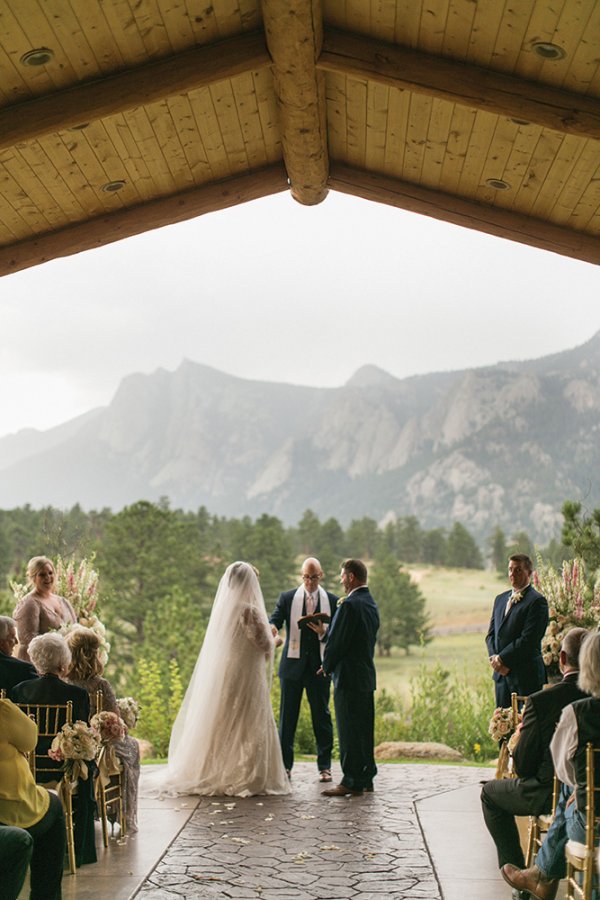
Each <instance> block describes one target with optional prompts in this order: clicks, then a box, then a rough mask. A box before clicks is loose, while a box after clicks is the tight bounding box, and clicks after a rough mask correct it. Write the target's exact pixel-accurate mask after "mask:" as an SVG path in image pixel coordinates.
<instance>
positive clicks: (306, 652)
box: [269, 588, 338, 681]
mask: <svg viewBox="0 0 600 900" xmlns="http://www.w3.org/2000/svg"><path fill="white" fill-rule="evenodd" d="M296 591H297V588H294V590H293V591H284V592H283V593H282V594H280V595H279V600H278V601H277V606H276V607H275V611H274V613H273V615H272V616H271V618H270V619H269V622H270V623H271V624H272V625H275V626H276V628H278V629H280V628H281V627H282V626H283V625H284V624H285V644H284V647H283V652H282V654H281V661H280V663H279V677H280V678H286V679H289V680H290V681H300V680H301V679H302V678H303V677H304V673H305V671H306V669H307V668H308V667H312V669H313V672H312V674H316V671H317V669H318V668H319V666H320V665H321V653H320V649H319V638H318V636H317V635H316V634H315V632H314V631H311V630H310V629H306V630H304V629H300V656H299V658H298V659H293V658H292V659H290V658H289V657H288V649H289V645H290V618H291V613H292V600H293V599H294V595H295V593H296ZM326 593H327V596H328V598H329V605H330V607H331V623H330V625H329V628H330V629H331V627H332V624H333V622H334V617H335V615H336V604H337V601H338V598H337V597H336V596H335V594H330V593H329V591H327V592H326ZM305 612H306V610H305V607H304V604H303V606H302V614H303V615H304V614H305ZM315 612H323V610H322V609H321V604H320V603H318V604H317V608H316V610H315Z"/></svg>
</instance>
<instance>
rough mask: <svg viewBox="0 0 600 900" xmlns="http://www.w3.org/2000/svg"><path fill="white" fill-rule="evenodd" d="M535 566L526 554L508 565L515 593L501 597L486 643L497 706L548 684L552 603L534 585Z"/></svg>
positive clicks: (507, 704)
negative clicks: (545, 648) (545, 654)
mask: <svg viewBox="0 0 600 900" xmlns="http://www.w3.org/2000/svg"><path fill="white" fill-rule="evenodd" d="M532 572H533V563H532V562H531V559H530V558H529V557H528V556H527V555H526V554H525V553H514V554H513V555H512V556H511V557H510V559H509V561H508V578H509V581H510V583H511V585H512V591H505V592H504V593H503V594H498V596H497V597H496V599H495V600H494V609H493V612H492V617H491V620H490V627H489V630H488V633H487V635H486V639H485V642H486V644H487V648H488V654H489V659H490V665H491V667H492V669H493V670H494V676H493V677H494V681H495V682H496V706H501V707H508V706H510V695H511V694H512V693H516V694H520V695H522V696H529V694H533V693H534V691H540V690H541V689H542V686H543V685H544V684H545V683H546V669H545V667H544V661H543V659H542V651H541V642H542V638H543V636H544V633H545V631H546V626H547V625H548V603H547V602H546V598H545V597H542V595H541V594H540V593H538V591H536V590H535V588H533V587H532V586H531V584H530V581H531V573H532Z"/></svg>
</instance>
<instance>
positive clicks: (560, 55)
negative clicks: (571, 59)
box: [532, 41, 567, 60]
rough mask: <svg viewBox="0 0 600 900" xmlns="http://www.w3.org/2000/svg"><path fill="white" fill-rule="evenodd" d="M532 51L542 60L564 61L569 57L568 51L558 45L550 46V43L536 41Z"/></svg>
mask: <svg viewBox="0 0 600 900" xmlns="http://www.w3.org/2000/svg"><path fill="white" fill-rule="evenodd" d="M532 50H533V52H534V53H537V55H538V56H539V57H541V58H542V59H549V60H556V59H564V58H565V56H566V55H567V52H566V50H563V48H562V47H559V46H558V44H550V43H549V42H548V41H536V42H535V44H532Z"/></svg>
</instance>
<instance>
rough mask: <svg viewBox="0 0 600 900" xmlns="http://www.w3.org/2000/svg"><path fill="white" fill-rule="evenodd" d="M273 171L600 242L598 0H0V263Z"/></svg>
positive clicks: (183, 213)
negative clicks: (211, 0)
mask: <svg viewBox="0 0 600 900" xmlns="http://www.w3.org/2000/svg"><path fill="white" fill-rule="evenodd" d="M31 63H33V64H31ZM284 190H291V192H292V195H293V196H294V198H295V199H296V200H298V201H299V202H300V203H304V204H316V203H320V202H321V201H323V200H324V199H325V198H326V196H327V193H328V191H329V190H337V191H343V192H346V193H350V194H354V195H357V196H359V197H364V198H368V199H371V200H375V201H378V202H381V203H387V204H391V205H394V206H397V207H401V208H405V209H409V210H414V211H416V212H420V213H425V214H427V215H431V216H434V217H436V218H439V219H443V220H446V221H450V222H454V223H458V224H461V225H465V226H467V227H469V228H475V229H479V230H481V231H485V232H488V233H491V234H496V235H500V236H503V237H507V238H510V239H513V240H516V241H521V242H523V243H526V244H530V245H532V246H536V247H542V248H545V249H548V250H552V251H554V252H557V253H562V254H564V255H567V256H572V257H575V258H578V259H582V260H586V261H589V262H593V263H596V264H598V263H600V2H598V0H552V3H549V2H548V0H262V2H260V0H213V2H210V0H201V2H196V0H0V274H7V273H11V272H15V271H17V270H19V269H23V268H26V267H27V266H31V265H36V264H38V263H40V262H44V261H45V260H48V259H52V258H55V257H59V256H66V255H69V254H72V253H77V252H79V251H81V250H85V249H89V248H92V247H96V246H101V245H103V244H106V243H108V242H111V241H115V240H119V239H120V238H123V237H126V236H128V235H131V234H136V233H140V232H142V231H146V230H148V229H151V228H156V227H159V226H161V225H165V224H168V223H171V222H177V221H181V220H183V219H187V218H191V217H193V216H197V215H201V214H203V213H206V212H210V211H213V210H217V209H223V208H225V207H228V206H232V205H234V204H237V203H243V202H246V201H248V200H252V199H256V198H259V197H263V196H267V195H269V194H273V193H276V192H279V191H284Z"/></svg>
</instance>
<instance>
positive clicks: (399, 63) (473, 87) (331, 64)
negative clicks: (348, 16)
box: [317, 30, 600, 140]
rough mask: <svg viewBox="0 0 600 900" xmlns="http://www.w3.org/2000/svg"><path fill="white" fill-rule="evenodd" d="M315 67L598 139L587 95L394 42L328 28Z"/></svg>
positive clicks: (594, 103)
mask: <svg viewBox="0 0 600 900" xmlns="http://www.w3.org/2000/svg"><path fill="white" fill-rule="evenodd" d="M317 68H318V69H320V70H321V71H323V72H336V73H338V74H341V75H348V76H351V77H353V78H360V79H363V80H367V81H374V82H378V83H379V84H386V85H389V86H390V87H395V88H401V89H407V90H409V91H414V92H416V93H421V94H427V95H429V96H432V97H439V98H440V99H442V100H447V101H449V102H452V103H459V104H461V105H462V106H469V107H471V108H473V109H481V110H484V111H486V112H490V113H494V114H495V115H500V116H507V117H508V118H514V119H523V120H525V121H527V122H532V123H534V124H536V125H542V126H543V127H544V128H551V129H553V130H554V131H562V132H564V133H565V134H574V135H579V136H580V137H588V138H595V139H596V140H600V102H599V101H598V100H596V99H594V98H592V97H584V96H582V95H581V94H573V93H571V92H569V91H562V90H557V89H556V88H553V87H549V86H547V85H543V84H539V83H537V82H532V81H525V80H523V79H520V78H515V77H513V76H511V75H503V74H501V73H499V72H491V71H489V70H488V69H480V68H479V67H478V66H472V65H466V64H464V63H459V62H454V61H453V60H450V59H444V58H442V57H440V56H430V55H429V54H426V53H421V52H419V51H417V50H409V49H407V48H405V47H399V46H397V45H395V44H386V43H384V42H382V41H374V40H370V39H368V38H363V37H358V36H357V35H353V34H347V33H344V32H340V31H335V30H331V31H329V30H328V31H326V33H325V36H324V39H323V51H322V53H321V56H320V58H319V61H318V64H317Z"/></svg>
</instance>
